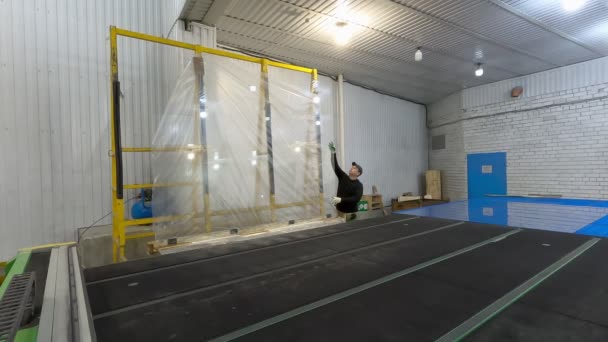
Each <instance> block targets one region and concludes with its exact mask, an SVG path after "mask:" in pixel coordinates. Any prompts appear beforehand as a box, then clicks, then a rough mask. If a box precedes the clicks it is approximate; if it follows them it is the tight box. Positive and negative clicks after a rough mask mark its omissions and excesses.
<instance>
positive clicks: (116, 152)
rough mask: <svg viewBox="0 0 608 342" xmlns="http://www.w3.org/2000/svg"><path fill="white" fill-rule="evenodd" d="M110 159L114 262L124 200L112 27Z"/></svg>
mask: <svg viewBox="0 0 608 342" xmlns="http://www.w3.org/2000/svg"><path fill="white" fill-rule="evenodd" d="M110 73H111V75H110V84H111V86H112V88H111V89H110V138H111V142H110V157H111V158H112V260H113V261H114V262H117V261H119V260H122V259H123V258H124V255H125V254H124V241H125V240H124V237H125V231H124V230H125V227H124V224H123V221H124V198H123V189H122V158H121V155H120V154H121V153H122V151H120V149H119V147H120V116H119V114H120V101H119V96H120V83H119V80H118V43H117V34H116V27H115V26H111V27H110Z"/></svg>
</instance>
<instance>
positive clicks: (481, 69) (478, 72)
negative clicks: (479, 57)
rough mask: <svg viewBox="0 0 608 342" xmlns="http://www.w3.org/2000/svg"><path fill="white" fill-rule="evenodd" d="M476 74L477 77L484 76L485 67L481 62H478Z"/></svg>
mask: <svg viewBox="0 0 608 342" xmlns="http://www.w3.org/2000/svg"><path fill="white" fill-rule="evenodd" d="M475 76H477V77H481V76H483V67H482V66H481V63H478V64H477V69H475Z"/></svg>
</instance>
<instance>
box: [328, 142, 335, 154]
mask: <svg viewBox="0 0 608 342" xmlns="http://www.w3.org/2000/svg"><path fill="white" fill-rule="evenodd" d="M329 150H330V151H331V153H336V144H334V142H333V141H332V142H330V143H329Z"/></svg>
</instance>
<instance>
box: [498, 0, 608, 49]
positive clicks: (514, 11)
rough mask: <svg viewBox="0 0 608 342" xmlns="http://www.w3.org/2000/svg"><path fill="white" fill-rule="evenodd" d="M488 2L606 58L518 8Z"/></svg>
mask: <svg viewBox="0 0 608 342" xmlns="http://www.w3.org/2000/svg"><path fill="white" fill-rule="evenodd" d="M487 1H489V2H491V3H492V4H494V5H496V6H498V7H500V8H502V9H503V10H505V11H506V12H508V13H511V14H512V15H514V16H516V17H519V18H521V19H523V20H525V21H527V22H529V23H531V24H532V25H535V26H537V27H540V28H541V29H543V30H545V31H547V32H549V33H552V34H555V35H557V36H559V37H560V38H563V39H565V40H567V41H569V42H571V43H574V44H576V45H578V46H580V47H582V48H584V49H587V50H589V51H591V52H593V53H595V54H598V55H599V56H605V53H603V52H601V51H599V50H597V49H595V48H594V47H593V46H591V45H589V44H586V43H584V42H583V41H581V40H580V39H578V38H576V37H574V36H572V35H569V34H567V33H565V32H563V31H561V30H558V29H556V28H553V27H550V26H549V25H546V24H545V23H543V22H541V21H540V20H538V19H536V18H533V17H531V16H529V15H527V14H525V13H524V12H522V11H520V10H518V9H517V8H515V7H513V6H511V5H507V4H505V3H504V2H502V1H500V0H487ZM606 1H607V2H606V3H607V4H608V0H606Z"/></svg>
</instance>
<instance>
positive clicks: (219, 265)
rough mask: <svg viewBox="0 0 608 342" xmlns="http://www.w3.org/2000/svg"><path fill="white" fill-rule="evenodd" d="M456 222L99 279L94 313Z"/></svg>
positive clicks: (393, 227) (354, 233)
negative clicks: (102, 280) (103, 279)
mask: <svg viewBox="0 0 608 342" xmlns="http://www.w3.org/2000/svg"><path fill="white" fill-rule="evenodd" d="M454 222H455V221H448V220H435V219H429V218H417V219H415V220H409V221H406V222H404V221H400V222H393V223H385V224H384V225H381V226H374V225H372V226H370V227H371V228H369V229H360V230H351V231H349V232H348V234H338V235H322V236H318V238H316V239H313V240H310V239H298V240H293V243H289V244H276V245H272V248H264V249H250V250H249V252H246V253H243V252H241V253H238V254H227V255H222V256H218V257H213V258H207V259H201V260H198V261H196V262H191V263H187V264H180V265H174V266H173V267H171V268H163V269H157V270H155V271H147V272H143V273H136V274H134V275H132V276H129V277H121V278H117V279H114V280H109V281H104V282H97V283H93V284H89V285H88V286H87V291H88V293H89V297H90V298H91V301H90V304H91V310H92V313H93V315H98V314H100V313H104V312H107V311H110V310H116V309H119V308H122V307H125V306H130V305H134V304H138V303H144V302H147V301H150V300H154V299H158V298H163V297H167V296H170V295H173V294H177V293H182V292H185V291H190V290H193V289H198V288H201V287H207V286H211V285H215V284H218V283H223V282H227V281H232V280H234V279H239V278H242V277H247V276H251V275H254V274H258V273H262V272H268V271H271V270H276V269H280V268H283V267H287V266H290V265H294V264H300V263H303V262H307V261H310V260H315V259H319V258H323V257H327V256H329V255H334V254H336V253H340V252H344V251H348V250H353V249H356V248H361V247H365V246H368V245H372V244H375V243H380V242H383V241H388V240H393V239H397V238H401V237H404V236H409V235H413V234H417V233H421V232H424V231H427V230H431V229H435V228H439V227H441V226H445V225H448V224H451V223H454ZM222 247H223V246H222ZM167 257H172V255H169V256H167ZM110 294H111V295H110Z"/></svg>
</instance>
